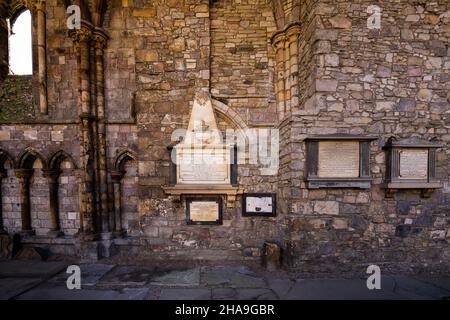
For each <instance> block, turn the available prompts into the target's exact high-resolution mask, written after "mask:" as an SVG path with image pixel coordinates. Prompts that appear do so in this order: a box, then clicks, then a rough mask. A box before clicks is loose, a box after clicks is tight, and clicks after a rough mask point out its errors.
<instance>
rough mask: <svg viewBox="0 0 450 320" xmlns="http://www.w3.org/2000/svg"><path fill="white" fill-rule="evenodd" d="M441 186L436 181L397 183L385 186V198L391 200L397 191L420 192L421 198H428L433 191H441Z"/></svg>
mask: <svg viewBox="0 0 450 320" xmlns="http://www.w3.org/2000/svg"><path fill="white" fill-rule="evenodd" d="M441 188H442V184H441V183H440V182H438V181H432V182H420V181H415V182H414V181H405V182H401V181H397V182H390V183H388V184H387V185H386V197H387V198H392V197H393V196H394V193H396V192H397V191H398V190H420V191H421V196H422V197H423V198H429V197H430V196H431V194H432V193H433V191H434V190H436V189H441Z"/></svg>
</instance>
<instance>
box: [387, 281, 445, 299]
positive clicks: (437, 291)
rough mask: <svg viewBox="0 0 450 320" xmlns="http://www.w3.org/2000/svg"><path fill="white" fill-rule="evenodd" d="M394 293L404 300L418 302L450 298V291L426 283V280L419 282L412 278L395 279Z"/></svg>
mask: <svg viewBox="0 0 450 320" xmlns="http://www.w3.org/2000/svg"><path fill="white" fill-rule="evenodd" d="M394 280H395V284H396V286H395V290H394V292H395V293H396V294H398V295H400V296H402V297H403V298H404V299H418V300H425V299H430V300H440V299H443V298H446V297H449V296H450V291H449V290H446V289H443V288H441V287H438V286H436V285H437V284H436V285H435V284H431V283H429V282H426V281H425V280H424V279H422V280H418V279H414V278H411V277H394Z"/></svg>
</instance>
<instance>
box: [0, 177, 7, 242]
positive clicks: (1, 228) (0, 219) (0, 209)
mask: <svg viewBox="0 0 450 320" xmlns="http://www.w3.org/2000/svg"><path fill="white" fill-rule="evenodd" d="M5 177H6V171H5V170H0V234H5V233H6V231H5V226H4V223H3V202H2V181H3V179H4V178H5Z"/></svg>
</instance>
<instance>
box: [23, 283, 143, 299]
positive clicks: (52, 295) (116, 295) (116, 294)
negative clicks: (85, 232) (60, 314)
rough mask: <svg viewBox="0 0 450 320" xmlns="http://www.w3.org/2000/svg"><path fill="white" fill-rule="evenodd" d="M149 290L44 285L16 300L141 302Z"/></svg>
mask: <svg viewBox="0 0 450 320" xmlns="http://www.w3.org/2000/svg"><path fill="white" fill-rule="evenodd" d="M149 290H150V289H149V288H124V289H121V290H97V289H81V290H69V289H67V288H65V287H63V286H59V285H58V286H54V285H50V284H45V285H42V286H39V287H37V288H34V289H32V290H30V291H28V292H27V293H25V294H23V295H20V296H19V297H18V298H17V299H18V300H143V299H145V298H146V297H147V295H148V293H149Z"/></svg>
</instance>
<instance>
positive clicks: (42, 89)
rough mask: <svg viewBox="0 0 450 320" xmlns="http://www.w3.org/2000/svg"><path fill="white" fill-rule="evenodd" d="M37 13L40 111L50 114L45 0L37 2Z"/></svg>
mask: <svg viewBox="0 0 450 320" xmlns="http://www.w3.org/2000/svg"><path fill="white" fill-rule="evenodd" d="M34 4H35V7H36V13H37V48H38V66H39V73H38V76H39V110H40V112H41V114H47V113H48V102H47V53H46V51H47V48H46V24H45V0H36V1H35V3H34Z"/></svg>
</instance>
